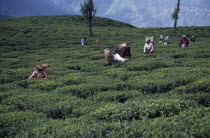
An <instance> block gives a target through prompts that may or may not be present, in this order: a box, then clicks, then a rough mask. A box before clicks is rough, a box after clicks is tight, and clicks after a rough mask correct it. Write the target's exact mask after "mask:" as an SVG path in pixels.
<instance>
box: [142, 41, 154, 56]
mask: <svg viewBox="0 0 210 138" xmlns="http://www.w3.org/2000/svg"><path fill="white" fill-rule="evenodd" d="M153 49H154V46H153V44H152V43H151V42H150V39H148V38H147V39H146V43H145V45H144V53H145V54H151V53H152V52H153Z"/></svg>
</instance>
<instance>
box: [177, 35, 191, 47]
mask: <svg viewBox="0 0 210 138" xmlns="http://www.w3.org/2000/svg"><path fill="white" fill-rule="evenodd" d="M188 46H189V41H188V40H187V38H186V35H183V36H182V40H181V41H180V43H179V47H180V48H181V47H188Z"/></svg>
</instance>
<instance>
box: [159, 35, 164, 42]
mask: <svg viewBox="0 0 210 138" xmlns="http://www.w3.org/2000/svg"><path fill="white" fill-rule="evenodd" d="M163 39H164V37H163V35H160V38H159V40H158V42H159V43H163Z"/></svg>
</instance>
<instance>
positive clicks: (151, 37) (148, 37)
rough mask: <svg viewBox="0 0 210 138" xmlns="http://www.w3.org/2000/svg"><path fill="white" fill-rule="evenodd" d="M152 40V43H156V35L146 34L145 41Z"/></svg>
mask: <svg viewBox="0 0 210 138" xmlns="http://www.w3.org/2000/svg"><path fill="white" fill-rule="evenodd" d="M148 39H149V40H150V42H151V43H154V36H146V37H145V41H147V40H148Z"/></svg>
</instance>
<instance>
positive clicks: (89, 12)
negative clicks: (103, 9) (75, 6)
mask: <svg viewBox="0 0 210 138" xmlns="http://www.w3.org/2000/svg"><path fill="white" fill-rule="evenodd" d="M80 7H81V9H80V11H81V12H82V14H83V16H84V18H86V19H87V22H88V34H89V36H90V37H91V36H93V32H92V19H93V16H95V14H96V9H94V3H93V0H87V1H86V0H85V1H84V3H83V4H80Z"/></svg>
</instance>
